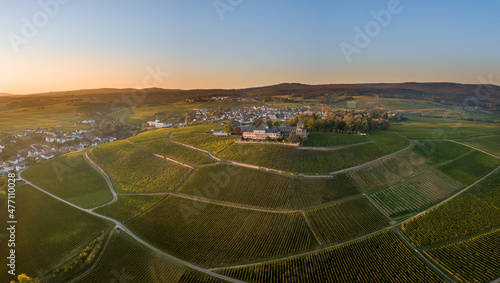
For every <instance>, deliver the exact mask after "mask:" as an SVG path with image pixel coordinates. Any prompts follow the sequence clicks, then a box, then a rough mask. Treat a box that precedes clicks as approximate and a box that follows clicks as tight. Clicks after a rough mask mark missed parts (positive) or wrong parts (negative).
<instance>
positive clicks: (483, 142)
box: [461, 136, 500, 156]
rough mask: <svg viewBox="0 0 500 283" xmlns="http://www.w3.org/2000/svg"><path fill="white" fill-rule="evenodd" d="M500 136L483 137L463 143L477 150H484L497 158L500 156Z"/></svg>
mask: <svg viewBox="0 0 500 283" xmlns="http://www.w3.org/2000/svg"><path fill="white" fill-rule="evenodd" d="M499 141H500V136H492V137H481V138H475V139H469V140H465V141H461V142H463V143H465V144H468V145H470V146H473V147H475V148H478V149H481V150H484V151H486V152H489V153H491V154H494V155H496V156H500V142H499Z"/></svg>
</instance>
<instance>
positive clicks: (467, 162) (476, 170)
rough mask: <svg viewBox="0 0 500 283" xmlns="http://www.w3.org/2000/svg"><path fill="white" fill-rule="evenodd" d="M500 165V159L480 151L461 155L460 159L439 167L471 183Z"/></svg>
mask: <svg viewBox="0 0 500 283" xmlns="http://www.w3.org/2000/svg"><path fill="white" fill-rule="evenodd" d="M498 165H500V159H497V158H494V157H492V156H489V155H487V154H484V153H482V152H479V151H474V152H472V153H470V154H467V155H465V156H462V157H460V158H459V159H457V160H455V161H453V162H451V163H447V164H445V165H442V166H440V167H438V169H439V170H440V171H442V172H443V173H445V174H446V175H448V176H450V177H451V178H453V179H455V180H457V181H459V182H461V183H463V184H465V185H470V184H472V183H473V182H474V181H476V180H477V179H479V178H481V177H482V176H484V175H486V174H487V173H489V172H490V171H491V170H493V169H495V167H497V166H498Z"/></svg>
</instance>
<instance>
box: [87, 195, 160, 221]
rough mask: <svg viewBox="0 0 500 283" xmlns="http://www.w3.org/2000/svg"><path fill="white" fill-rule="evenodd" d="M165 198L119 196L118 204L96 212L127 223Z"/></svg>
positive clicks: (157, 196) (104, 207)
mask: <svg viewBox="0 0 500 283" xmlns="http://www.w3.org/2000/svg"><path fill="white" fill-rule="evenodd" d="M164 198H165V196H164V195H118V200H117V201H116V202H113V203H111V204H108V205H106V206H103V207H100V208H98V209H96V210H95V212H96V213H99V214H101V215H105V216H108V217H110V218H113V219H115V220H118V221H120V222H126V221H127V220H129V219H130V218H132V217H134V216H136V215H138V214H140V213H142V212H143V211H145V210H146V209H148V208H150V207H152V206H153V205H155V204H156V203H158V202H159V201H161V200H162V199H164Z"/></svg>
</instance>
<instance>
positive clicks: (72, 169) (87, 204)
mask: <svg viewBox="0 0 500 283" xmlns="http://www.w3.org/2000/svg"><path fill="white" fill-rule="evenodd" d="M22 176H23V177H24V178H26V179H27V180H28V181H30V182H32V183H33V184H35V185H37V186H39V187H41V188H43V189H44V190H46V191H48V192H50V193H52V194H54V195H56V196H58V197H60V198H62V199H64V200H67V201H69V202H71V203H73V204H76V205H78V206H81V207H83V208H92V207H96V206H99V205H102V204H105V203H107V202H109V201H111V200H112V199H113V195H112V194H111V191H110V189H109V187H108V184H107V183H106V181H105V180H104V178H103V177H102V176H101V174H100V173H99V172H97V171H96V170H94V168H92V167H91V166H90V165H89V164H88V163H87V162H86V161H85V160H84V159H83V153H82V152H81V151H78V152H73V153H68V154H65V155H61V156H58V157H56V158H53V159H49V160H47V161H44V162H42V163H40V164H38V165H35V166H32V167H30V168H28V169H27V170H26V171H24V172H23V174H22Z"/></svg>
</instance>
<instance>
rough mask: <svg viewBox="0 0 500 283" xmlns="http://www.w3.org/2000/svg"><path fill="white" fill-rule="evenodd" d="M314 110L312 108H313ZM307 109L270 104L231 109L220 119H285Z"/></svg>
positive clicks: (305, 112) (247, 120) (248, 120)
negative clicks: (275, 106)
mask: <svg viewBox="0 0 500 283" xmlns="http://www.w3.org/2000/svg"><path fill="white" fill-rule="evenodd" d="M311 112H312V110H311ZM307 113H308V110H307V109H302V108H295V107H294V108H273V107H271V106H269V105H263V106H253V107H244V108H239V109H231V110H229V111H226V112H224V114H223V115H221V116H220V117H218V118H220V120H225V119H233V120H235V121H237V122H239V123H245V122H250V121H253V120H254V119H255V118H261V119H262V120H272V121H273V120H274V121H285V120H287V119H290V118H293V117H295V116H297V115H300V114H307Z"/></svg>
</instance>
